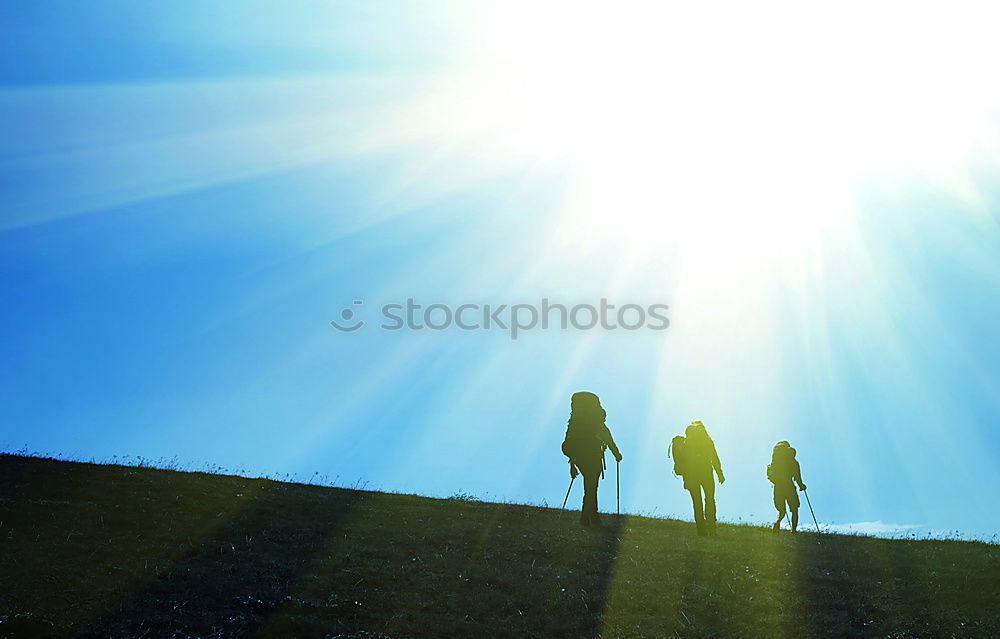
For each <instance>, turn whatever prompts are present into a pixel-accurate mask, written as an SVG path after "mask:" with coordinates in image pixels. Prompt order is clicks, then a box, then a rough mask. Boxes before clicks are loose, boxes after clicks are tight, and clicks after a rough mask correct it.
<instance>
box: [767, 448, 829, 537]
mask: <svg viewBox="0 0 1000 639" xmlns="http://www.w3.org/2000/svg"><path fill="white" fill-rule="evenodd" d="M767 478H768V480H770V482H771V483H772V484H774V507H775V508H777V509H778V519H777V520H776V521H775V522H774V525H773V526H771V529H772V530H773V531H775V532H777V531H778V530H779V529H780V528H781V520H782V519H784V518H785V505H786V504H787V505H788V511H789V514H790V519H791V522H792V532H795V531H796V530H798V527H799V494H798V493H797V492H795V485H794V484H793V483H792V482H795V484H798V485H799V490H805V489H806V485H805V484H803V483H802V469H801V468H799V462H798V460H796V459H795V449H794V448H792V445H791V444H789V443H788V442H787V441H785V440H782V441H780V442H778V443H777V444H775V445H774V450H772V451H771V463H770V464H768V465H767ZM817 528H818V526H817Z"/></svg>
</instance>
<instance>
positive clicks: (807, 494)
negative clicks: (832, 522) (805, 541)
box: [802, 490, 819, 532]
mask: <svg viewBox="0 0 1000 639" xmlns="http://www.w3.org/2000/svg"><path fill="white" fill-rule="evenodd" d="M802 494H803V495H805V496H806V503H807V504H809V514H811V515H812V516H813V523H814V524H816V532H819V522H818V521H816V513H815V512H813V505H812V502H811V501H809V493H808V492H806V491H804V490H803V491H802Z"/></svg>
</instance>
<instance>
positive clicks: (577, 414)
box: [562, 391, 622, 526]
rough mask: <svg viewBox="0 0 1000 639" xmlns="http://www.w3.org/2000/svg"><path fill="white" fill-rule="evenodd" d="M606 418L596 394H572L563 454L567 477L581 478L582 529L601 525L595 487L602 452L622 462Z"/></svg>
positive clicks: (600, 475)
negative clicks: (567, 461)
mask: <svg viewBox="0 0 1000 639" xmlns="http://www.w3.org/2000/svg"><path fill="white" fill-rule="evenodd" d="M606 418H607V413H606V412H605V410H604V408H603V407H602V406H601V400H600V399H598V397H597V395H595V394H593V393H588V392H585V391H581V392H579V393H573V397H572V398H571V399H570V415H569V422H568V423H567V425H566V438H565V439H564V440H563V444H562V451H563V454H564V455H566V457H568V458H569V474H570V477H572V478H575V477H576V475H577V473H578V472H579V473H581V474H582V475H583V509H582V511H581V513H580V523H581V524H582V525H584V526H590V525H595V526H599V525H600V523H601V520H600V517H599V515H598V514H597V485H598V482H599V481H600V479H601V477H602V476H603V475H604V468H605V465H604V451H605V450H606V449H608V448H610V449H611V453H612V454H613V455H614V456H615V460H616V461H618V462H620V461H621V460H622V455H621V453H620V452H619V451H618V446H617V445H616V444H615V440H614V438H613V437H612V436H611V431H610V430H608V427H607V425H606V424H605V419H606ZM571 485H572V482H571Z"/></svg>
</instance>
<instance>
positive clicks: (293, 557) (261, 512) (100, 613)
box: [0, 455, 1000, 639]
mask: <svg viewBox="0 0 1000 639" xmlns="http://www.w3.org/2000/svg"><path fill="white" fill-rule="evenodd" d="M605 521H606V527H605V528H604V529H603V530H601V531H594V530H590V529H582V528H580V527H579V526H578V525H577V524H576V517H575V514H574V513H565V514H563V513H561V512H560V511H558V510H554V509H546V508H535V507H528V506H518V505H503V504H486V503H479V502H473V501H466V500H434V499H427V498H422V497H412V496H406V495H393V494H383V493H375V492H362V491H352V490H345V489H339V488H324V487H317V486H310V485H301V484H289V483H281V482H275V481H270V480H256V479H246V478H242V477H231V476H221V475H211V474H204V473H186V472H184V473H182V472H175V471H169V470H154V469H148V468H134V467H127V466H109V465H95V464H81V463H71V462H60V461H54V460H47V459H38V458H29V457H20V456H11V455H5V456H0V636H14V637H17V636H30V637H36V636H68V635H73V636H95V637H97V636H99V637H235V636H289V637H292V636H294V637H345V638H346V637H355V638H362V637H365V638H377V637H518V638H522V637H546V638H548V637H597V636H602V637H671V636H679V637H708V636H725V637H730V636H735V637H741V636H742V637H803V636H823V637H893V638H900V639H902V638H904V637H952V636H955V637H969V636H980V637H997V636H1000V548H998V547H997V546H994V545H989V544H984V543H978V542H963V541H931V540H921V541H917V540H914V541H907V540H885V539H874V538H864V537H849V536H838V535H816V534H803V533H799V534H798V535H797V536H793V535H791V534H790V533H787V532H784V533H780V534H777V535H775V534H773V533H771V532H770V531H769V530H765V529H762V528H756V527H751V526H729V525H723V526H721V527H720V530H719V536H718V538H715V539H702V538H699V537H697V536H695V535H694V531H693V525H692V524H689V523H685V522H679V521H672V520H660V519H649V518H643V517H631V516H630V517H622V518H615V517H609V516H606V517H605Z"/></svg>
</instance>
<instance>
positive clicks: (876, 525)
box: [823, 519, 924, 535]
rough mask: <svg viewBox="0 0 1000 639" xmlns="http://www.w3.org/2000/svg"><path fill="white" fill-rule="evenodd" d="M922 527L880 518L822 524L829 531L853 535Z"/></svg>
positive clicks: (886, 532)
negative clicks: (886, 521) (892, 522)
mask: <svg viewBox="0 0 1000 639" xmlns="http://www.w3.org/2000/svg"><path fill="white" fill-rule="evenodd" d="M923 527H924V525H923V524H889V523H885V522H883V521H882V520H881V519H879V520H877V521H856V522H853V523H847V524H829V525H826V526H823V528H825V529H826V530H828V531H829V532H837V533H848V534H852V533H853V534H855V535H892V534H898V533H902V532H906V531H909V530H914V529H916V528H923Z"/></svg>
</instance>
